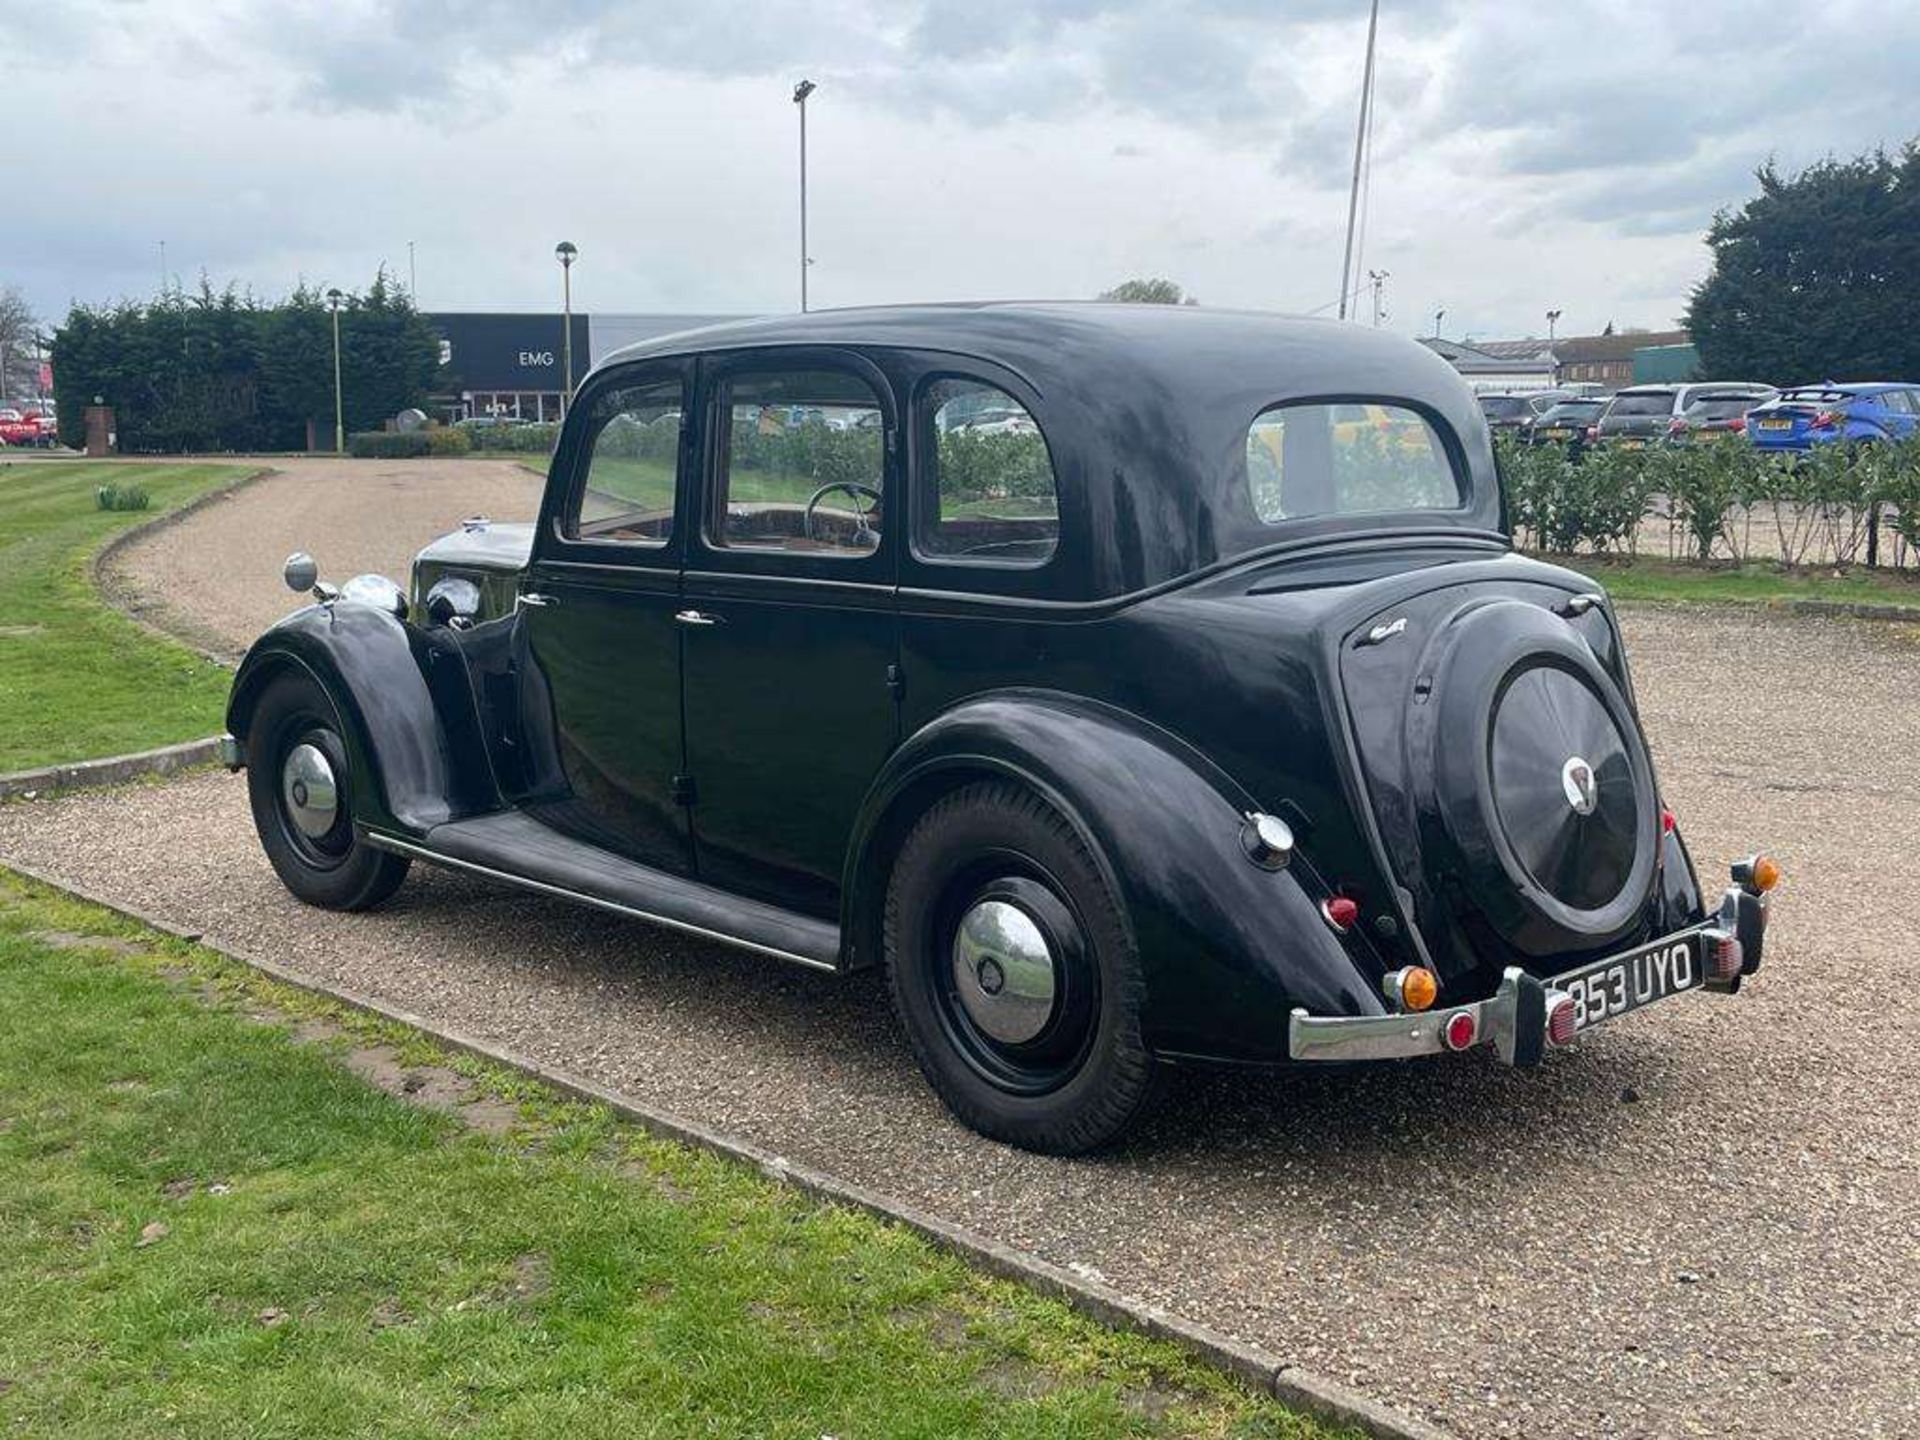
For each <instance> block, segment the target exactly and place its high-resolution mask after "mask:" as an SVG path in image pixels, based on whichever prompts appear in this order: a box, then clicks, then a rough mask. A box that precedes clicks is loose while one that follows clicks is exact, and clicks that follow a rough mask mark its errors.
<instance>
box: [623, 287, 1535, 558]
mask: <svg viewBox="0 0 1920 1440" xmlns="http://www.w3.org/2000/svg"><path fill="white" fill-rule="evenodd" d="M805 345H821V346H849V347H858V348H863V349H871V348H886V349H894V350H907V351H918V352H922V353H931V354H934V355H949V356H956V357H966V358H968V359H972V360H976V361H981V362H985V363H988V364H991V365H994V366H998V367H1001V368H1003V369H1005V370H1008V371H1011V372H1013V373H1014V374H1015V375H1017V376H1018V377H1019V378H1020V379H1021V380H1023V381H1024V382H1025V383H1026V384H1027V385H1028V386H1029V387H1031V389H1032V390H1033V391H1034V394H1035V398H1036V400H1037V401H1038V406H1037V408H1036V414H1035V418H1036V419H1037V420H1038V421H1039V422H1040V426H1041V429H1042V430H1043V431H1044V432H1045V433H1046V435H1047V439H1048V442H1049V445H1050V447H1051V449H1052V451H1053V454H1054V461H1055V466H1056V469H1057V470H1058V471H1059V473H1060V485H1061V490H1062V500H1063V503H1064V502H1067V501H1069V500H1071V499H1072V498H1073V496H1072V493H1071V492H1073V491H1074V490H1075V489H1077V490H1078V491H1079V492H1080V494H1081V495H1083V496H1084V501H1085V514H1086V518H1087V520H1088V522H1089V524H1090V526H1091V527H1092V528H1093V530H1094V531H1096V532H1099V533H1104V534H1107V535H1110V536H1112V537H1113V541H1114V543H1109V544H1106V545H1096V544H1092V543H1089V544H1088V546H1087V547H1086V553H1087V555H1088V559H1089V563H1090V564H1092V565H1093V566H1094V567H1095V570H1096V571H1099V570H1101V569H1102V568H1103V567H1104V569H1105V572H1106V573H1090V574H1089V575H1088V576H1087V577H1086V579H1087V581H1088V589H1089V592H1090V593H1092V594H1095V595H1114V594H1120V593H1123V592H1126V591H1130V590H1134V589H1138V588H1141V587H1143V586H1149V585H1155V584H1159V583H1162V582H1164V581H1167V580H1171V579H1174V578H1176V577H1178V576H1180V575H1184V574H1189V573H1191V572H1192V571H1194V570H1197V569H1200V568H1202V567H1204V566H1206V565H1209V564H1212V563H1213V562H1214V561H1215V560H1217V559H1219V558H1221V557H1223V556H1230V555H1234V554H1238V553H1243V552H1245V551H1249V550H1254V549H1260V548H1263V547H1265V546H1269V545H1273V544H1275V543H1278V542H1281V541H1284V540H1287V539H1291V538H1295V537H1303V538H1304V537H1306V536H1310V535H1312V534H1315V533H1321V532H1340V531H1352V530H1359V529H1392V528H1396V521H1395V520H1394V518H1393V517H1390V516H1352V515H1348V516H1328V517H1322V518H1318V519H1313V520H1307V519H1302V520H1300V521H1297V522H1292V523H1291V524H1289V525H1287V526H1271V525H1263V524H1262V523H1261V522H1260V520H1259V519H1258V517H1257V516H1256V515H1255V514H1254V513H1253V510H1252V505H1251V501H1250V497H1249V496H1248V494H1247V480H1246V445H1247V428H1248V425H1249V424H1250V423H1251V421H1252V420H1253V419H1254V417H1255V416H1256V415H1258V414H1259V413H1260V412H1261V411H1262V410H1265V409H1268V408H1270V407H1272V406H1274V405H1277V404H1281V403H1284V402H1288V401H1306V400H1342V399H1345V400H1359V399H1367V400H1396V401H1402V402H1406V403H1410V404H1412V405H1413V406H1415V407H1417V408H1420V409H1423V410H1425V411H1427V412H1428V413H1429V414H1430V415H1432V416H1433V417H1434V418H1436V419H1437V420H1439V421H1440V422H1441V427H1442V430H1443V432H1444V431H1450V432H1451V433H1452V435H1453V436H1454V437H1456V438H1457V440H1458V446H1459V455H1458V462H1459V463H1460V465H1461V467H1462V469H1463V472H1464V474H1463V479H1465V480H1467V481H1468V482H1469V488H1470V492H1471V493H1470V497H1469V499H1468V501H1467V503H1466V505H1465V506H1464V507H1463V508H1462V509H1461V510H1459V511H1449V512H1425V513H1422V514H1420V515H1417V516H1410V515H1402V516H1400V517H1399V518H1398V521H1397V528H1407V527H1408V526H1409V525H1419V526H1423V527H1431V526H1434V525H1453V526H1464V527H1467V528H1472V529H1478V530H1482V531H1492V530H1495V529H1497V528H1498V525H1499V516H1500V506H1499V494H1498V486H1497V482H1496V480H1495V478H1494V468H1493V455H1492V448H1491V443H1490V441H1489V438H1488V432H1487V428H1486V421H1485V418H1484V417H1483V416H1482V415H1481V413H1480V407H1479V405H1478V403H1477V399H1476V397H1475V395H1474V394H1473V392H1472V390H1471V389H1470V388H1469V387H1468V385H1467V383H1466V382H1465V381H1464V380H1463V379H1462V378H1461V377H1460V375H1459V373H1458V372H1457V371H1455V370H1454V369H1453V367H1452V366H1450V365H1448V364H1447V363H1446V361H1444V360H1442V359H1441V358H1440V357H1439V356H1437V355H1435V354H1434V353H1433V352H1432V351H1431V350H1429V349H1427V347H1425V346H1424V345H1420V344H1417V343H1416V342H1414V341H1412V340H1409V339H1406V338H1405V337H1403V336H1398V335H1393V334H1391V333H1388V332H1385V331H1381V330H1376V329H1374V328H1372V327H1370V326H1365V325H1359V324H1354V323H1351V322H1341V321H1337V320H1320V319H1307V318H1300V317H1295V316H1285V315H1277V314H1272V313H1268V312H1261V311H1240V310H1214V309H1203V308H1200V307H1196V306H1185V305H1127V304H1108V303H1100V302H1072V301H1058V302H1020V303H1015V302H1004V301H995V302H978V303H965V302H962V303H950V304H930V305H902V306H877V307H872V308H865V309H849V310H816V311H813V312H810V313H808V314H801V315H783V316H773V317H768V318H765V319H759V320H747V321H737V322H733V323H729V324H724V325H714V326H709V327H706V328H703V329H699V330H691V331H684V332H682V333H680V334H677V335H668V336H661V337H658V338H655V339H649V340H646V341H643V342H641V343H640V344H637V345H632V346H628V347H626V348H625V349H622V350H619V351H616V352H614V353H613V354H611V355H609V356H607V357H606V358H605V359H604V360H603V361H602V362H601V364H600V366H598V367H596V369H604V368H606V367H608V366H613V365H621V364H626V363H629V362H632V361H635V360H643V359H647V358H654V357H666V356H677V355H685V354H691V353H702V352H712V351H722V350H748V349H754V348H758V347H762V346H805ZM1063 518H1064V512H1063ZM1062 538H1063V542H1065V541H1066V538H1067V537H1065V536H1063V537H1062ZM1063 548H1065V544H1064V543H1063Z"/></svg>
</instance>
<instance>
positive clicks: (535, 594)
mask: <svg viewBox="0 0 1920 1440" xmlns="http://www.w3.org/2000/svg"><path fill="white" fill-rule="evenodd" d="M520 603H521V604H522V605H551V604H553V596H551V595H542V594H541V593H540V592H539V591H538V590H522V591H521V592H520Z"/></svg>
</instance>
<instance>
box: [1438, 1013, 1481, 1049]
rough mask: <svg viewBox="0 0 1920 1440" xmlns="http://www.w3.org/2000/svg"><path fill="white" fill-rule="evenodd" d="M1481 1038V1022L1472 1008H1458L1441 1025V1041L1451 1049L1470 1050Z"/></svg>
mask: <svg viewBox="0 0 1920 1440" xmlns="http://www.w3.org/2000/svg"><path fill="white" fill-rule="evenodd" d="M1479 1038H1480V1022H1479V1020H1477V1019H1476V1018H1475V1017H1474V1013H1473V1011H1471V1010H1457V1011H1455V1012H1454V1013H1453V1014H1451V1015H1449V1016H1448V1017H1447V1023H1446V1024H1444V1025H1442V1026H1441V1027H1440V1043H1441V1044H1443V1045H1445V1046H1446V1047H1447V1049H1449V1050H1470V1049H1472V1048H1473V1042H1474V1041H1476V1040H1478V1039H1479Z"/></svg>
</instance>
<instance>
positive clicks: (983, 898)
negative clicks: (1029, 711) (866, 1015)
mask: <svg viewBox="0 0 1920 1440" xmlns="http://www.w3.org/2000/svg"><path fill="white" fill-rule="evenodd" d="M885 940H886V964H887V979H888V985H889V988H890V990H891V992H892V996H893V1003H894V1009H895V1012H896V1013H897V1014H898V1015H899V1017H900V1022H901V1024H902V1025H903V1026H904V1027H905V1029H906V1031H907V1036H908V1038H909V1040H910V1041H911V1043H912V1045H913V1050H914V1055H915V1057H916V1058H917V1059H918V1060H919V1062H920V1068H921V1070H922V1071H923V1072H924V1073H925V1075H926V1077H927V1079H928V1081H929V1082H930V1083H931V1084H932V1086H933V1088H934V1090H935V1091H936V1092H938V1094H939V1095H940V1098H941V1099H942V1100H944V1101H945V1102H946V1104H947V1107H948V1108H949V1109H951V1110H952V1111H953V1113H954V1114H955V1115H957V1116H958V1117H959V1118H960V1119H961V1120H962V1121H964V1122H965V1123H966V1124H967V1125H969V1126H971V1127H972V1128H973V1129H975V1130H977V1131H979V1132H980V1133H981V1134H983V1135H986V1136H988V1137H990V1138H992V1139H995V1140H1002V1141H1005V1142H1006V1143H1008V1144H1011V1145H1018V1146H1020V1147H1021V1148H1023V1149H1027V1150H1038V1151H1042V1152H1044V1153H1048V1154H1055V1155H1074V1154H1079V1153H1082V1152H1084V1151H1087V1150H1092V1149H1095V1148H1097V1147H1099V1146H1101V1145H1104V1144H1106V1143H1108V1142H1109V1141H1112V1140H1114V1139H1115V1138H1117V1137H1118V1136H1119V1135H1120V1134H1121V1133H1123V1132H1124V1131H1125V1130H1126V1129H1127V1127H1128V1126H1129V1125H1131V1124H1132V1123H1133V1121H1134V1119H1135V1117H1136V1116H1137V1115H1138V1114H1139V1113H1140V1111H1141V1109H1142V1108H1143V1107H1144V1105H1145V1104H1146V1102H1147V1099H1148V1097H1149V1094H1150V1092H1151V1090H1152V1085H1153V1079H1154V1062H1153V1057H1152V1055H1151V1054H1150V1053H1149V1052H1148V1050H1147V1047H1146V1044H1145V1042H1144V1040H1143V1039H1142V1038H1141V1028H1140V1017H1141V1011H1142V1009H1143V1007H1144V1004H1145V998H1146V983H1145V980H1144V978H1143V974H1142V971H1141V966H1140V957H1139V953H1138V951H1137V949H1136V948H1135V945H1134V940H1133V933H1132V929H1131V927H1130V926H1129V925H1128V924H1127V921H1126V917H1125V916H1124V915H1123V913H1122V912H1121V910H1120V907H1119V905H1118V904H1117V903H1116V902H1115V900H1114V898H1113V896H1112V895H1111V893H1110V892H1109V889H1108V886H1107V883H1106V880H1105V878H1104V877H1103V876H1102V874H1101V872H1100V869H1099V867H1098V866H1097V865H1096V864H1095V863H1094V861H1093V857H1092V856H1091V855H1089V854H1088V852H1087V848H1086V846H1085V845H1084V844H1083V843H1082V841H1081V839H1080V837H1079V835H1078V834H1077V833H1075V831H1074V830H1073V828H1072V827H1071V826H1070V825H1068V824H1067V823H1066V821H1065V820H1063V819H1062V818H1061V817H1060V815H1059V814H1058V813H1057V812H1055V811H1054V810H1053V809H1052V807H1050V806H1048V805H1047V804H1045V803H1044V802H1042V801H1041V800H1040V799H1039V798H1038V797H1036V796H1034V795H1032V794H1030V793H1028V792H1026V791H1024V790H1021V789H1019V788H1017V787H1015V786H1011V785H1005V784H999V783H986V784H979V785H971V786H968V787H966V788H965V789H962V790H957V791H955V792H953V793H952V794H950V795H947V796H945V797H943V798H942V799H940V800H939V801H937V802H936V803H935V804H934V805H933V807H932V808H931V809H929V810H928V811H927V813H926V814H925V815H924V816H922V817H921V819H920V822H919V823H918V824H917V825H916V826H915V827H914V829H913V832H912V833H911V834H910V835H909V836H908V837H907V840H906V843H905V844H904V845H903V846H902V847H901V849H900V855H899V859H898V860H897V862H896V863H895V865H894V869H893V876H892V879H891V882H890V883H889V885H888V889H887V910H886V925H885Z"/></svg>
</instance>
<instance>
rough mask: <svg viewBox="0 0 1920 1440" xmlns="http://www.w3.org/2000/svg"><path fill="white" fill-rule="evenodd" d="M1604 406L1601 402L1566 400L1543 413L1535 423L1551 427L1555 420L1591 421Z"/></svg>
mask: <svg viewBox="0 0 1920 1440" xmlns="http://www.w3.org/2000/svg"><path fill="white" fill-rule="evenodd" d="M1605 404H1606V402H1604V401H1601V400H1568V401H1566V402H1564V403H1562V404H1559V405H1555V406H1553V407H1552V408H1550V409H1548V410H1546V411H1545V412H1543V413H1542V414H1541V416H1540V419H1539V420H1538V421H1537V422H1536V423H1538V424H1541V425H1551V424H1553V422H1554V421H1556V420H1591V419H1593V418H1594V416H1596V415H1598V414H1599V413H1600V412H1601V410H1602V409H1604V408H1605Z"/></svg>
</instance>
